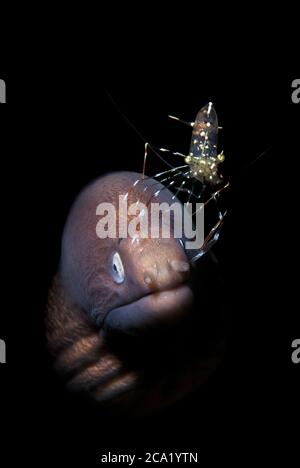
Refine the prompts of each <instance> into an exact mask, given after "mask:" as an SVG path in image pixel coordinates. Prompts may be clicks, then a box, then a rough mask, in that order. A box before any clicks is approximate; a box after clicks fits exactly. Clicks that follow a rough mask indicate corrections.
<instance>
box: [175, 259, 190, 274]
mask: <svg viewBox="0 0 300 468" xmlns="http://www.w3.org/2000/svg"><path fill="white" fill-rule="evenodd" d="M170 265H171V267H172V268H173V270H175V271H178V272H182V273H186V272H188V271H189V269H190V265H189V264H188V262H184V261H179V260H171V262H170Z"/></svg>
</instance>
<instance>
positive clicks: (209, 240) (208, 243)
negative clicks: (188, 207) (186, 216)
mask: <svg viewBox="0 0 300 468" xmlns="http://www.w3.org/2000/svg"><path fill="white" fill-rule="evenodd" d="M227 187H229V182H227V184H226V185H224V187H221V188H220V189H219V190H217V191H216V192H214V193H213V194H212V196H211V197H210V198H209V199H208V200H207V201H206V202H205V203H204V206H206V205H207V204H208V203H210V202H211V201H212V200H213V201H214V202H215V203H216V207H217V211H218V215H219V220H218V221H217V222H216V224H215V225H214V226H213V227H212V229H211V230H210V232H209V234H208V235H207V236H206V238H205V240H204V242H203V245H202V247H201V249H200V250H199V253H198V254H196V255H195V256H194V257H193V258H192V259H191V261H192V262H195V261H196V260H198V259H199V258H201V257H203V255H204V254H205V253H206V252H208V251H209V249H210V248H211V247H212V246H213V245H214V244H215V242H217V240H218V238H219V235H220V231H221V228H222V225H223V222H224V218H225V216H226V214H227V211H225V212H224V213H222V211H221V210H220V208H219V206H218V203H217V197H218V195H219V194H220V193H221V192H222V191H223V190H225V189H226V188H227ZM199 209H201V208H199ZM199 209H198V210H196V211H195V212H194V213H193V215H194V214H196V213H197V212H198V211H199Z"/></svg>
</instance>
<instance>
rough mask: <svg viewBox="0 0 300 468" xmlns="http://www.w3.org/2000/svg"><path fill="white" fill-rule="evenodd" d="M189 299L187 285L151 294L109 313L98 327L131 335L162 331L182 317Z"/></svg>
mask: <svg viewBox="0 0 300 468" xmlns="http://www.w3.org/2000/svg"><path fill="white" fill-rule="evenodd" d="M193 298H194V296H193V292H192V289H191V287H190V286H189V285H188V284H181V285H179V286H177V287H175V288H171V289H167V290H164V291H156V292H152V293H150V294H147V295H146V296H143V297H141V298H139V299H137V300H135V301H133V302H131V303H128V304H125V305H122V306H120V307H117V308H115V309H112V310H110V311H109V312H108V313H107V314H106V316H105V318H104V320H103V324H102V325H103V327H104V330H105V331H109V332H110V331H115V332H119V333H122V334H123V333H124V334H126V335H133V336H139V335H144V334H146V333H148V332H151V331H162V330H164V329H166V328H168V327H170V326H171V325H174V324H176V323H178V322H180V319H182V318H184V316H185V315H186V313H187V311H188V310H189V309H190V308H191V306H192V304H193Z"/></svg>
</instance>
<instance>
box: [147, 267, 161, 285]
mask: <svg viewBox="0 0 300 468" xmlns="http://www.w3.org/2000/svg"><path fill="white" fill-rule="evenodd" d="M157 274H158V273H157V268H149V269H148V270H146V271H145V273H144V282H145V284H146V285H147V286H149V287H153V286H154V285H155V284H156V280H157Z"/></svg>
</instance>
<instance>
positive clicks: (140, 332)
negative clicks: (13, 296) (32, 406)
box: [46, 172, 225, 417]
mask: <svg viewBox="0 0 300 468" xmlns="http://www.w3.org/2000/svg"><path fill="white" fill-rule="evenodd" d="M139 178H141V175H140V174H137V173H130V172H116V173H111V174H108V175H105V176H102V177H100V178H99V179H97V180H95V181H94V182H92V183H91V184H90V185H88V186H87V187H86V188H85V189H83V191H82V192H81V193H80V194H79V196H78V198H77V199H76V201H75V203H74V205H73V207H72V208H71V211H70V214H69V216H68V219H67V222H66V225H65V228H64V232H63V239H62V248H61V260H60V264H59V268H58V272H57V274H56V276H55V278H54V280H53V283H52V286H51V288H50V292H49V300H48V306H47V314H46V329H47V342H48V347H49V350H50V352H51V354H52V355H53V357H54V366H55V368H56V370H57V371H58V372H59V373H60V375H61V376H63V378H64V381H65V382H66V386H67V388H68V389H69V390H71V391H72V392H78V393H79V394H81V395H83V396H85V397H88V399H89V400H91V401H93V402H96V403H97V407H99V408H102V409H103V411H105V412H106V411H108V412H109V414H116V415H120V414H122V415H128V416H129V417H131V416H141V415H146V414H148V413H152V412H153V411H158V410H161V409H162V408H164V407H166V406H169V405H170V404H172V403H174V402H175V401H177V400H180V399H181V398H183V397H185V396H186V395H188V394H189V393H190V392H192V391H193V390H196V389H197V388H198V387H199V386H200V385H201V384H202V383H203V382H205V381H206V379H207V377H208V376H209V374H211V372H212V371H213V370H214V369H215V368H216V367H217V365H218V364H219V362H220V360H221V358H222V355H223V351H224V336H225V334H224V311H223V305H222V302H223V301H222V284H221V280H220V275H219V270H218V265H217V263H216V261H215V259H214V258H213V257H212V255H211V254H210V253H208V254H206V255H205V256H204V258H203V259H202V260H201V261H200V262H199V263H198V264H197V267H195V266H193V265H191V263H190V258H191V255H192V252H191V253H189V251H185V249H184V246H183V242H181V239H176V238H175V237H171V238H170V239H164V238H162V237H161V236H160V237H159V238H157V239H151V238H146V239H138V240H137V241H135V242H132V239H130V238H123V239H119V238H115V239H111V238H105V239H100V238H99V237H98V236H97V233H96V225H97V222H98V219H99V217H98V216H97V215H96V210H97V206H98V204H99V203H100V202H110V203H113V204H114V206H117V203H118V200H119V195H120V194H122V195H124V194H128V195H127V196H128V205H130V204H131V203H134V202H136V201H142V202H144V203H147V201H149V199H151V197H152V196H153V195H154V193H155V192H156V191H157V190H158V188H162V186H161V185H160V184H159V183H157V181H155V180H153V179H151V178H146V179H145V180H143V181H142V182H141V183H139V184H137V185H136V186H133V183H134V182H135V181H136V180H137V179H139ZM152 186H153V187H152ZM172 197H173V194H172V193H171V192H170V191H169V190H168V189H166V188H164V189H163V190H162V191H161V192H160V193H159V196H158V197H157V199H156V200H155V201H158V202H160V203H162V202H166V203H168V204H171V203H173V202H174V197H173V198H172ZM125 221H126V220H122V219H121V221H120V222H121V223H123V222H125Z"/></svg>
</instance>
